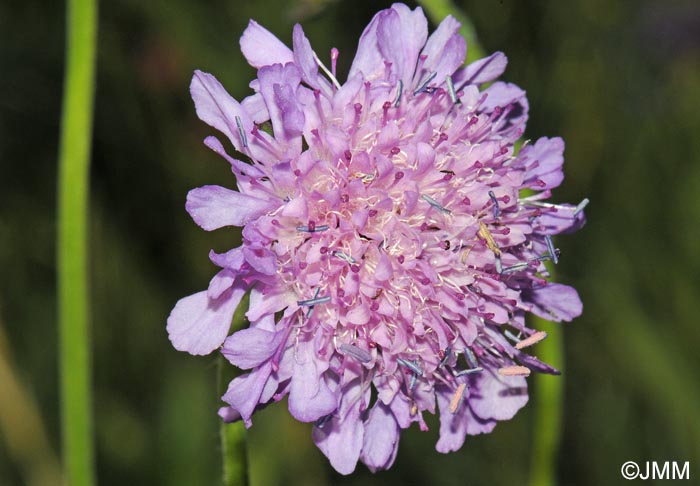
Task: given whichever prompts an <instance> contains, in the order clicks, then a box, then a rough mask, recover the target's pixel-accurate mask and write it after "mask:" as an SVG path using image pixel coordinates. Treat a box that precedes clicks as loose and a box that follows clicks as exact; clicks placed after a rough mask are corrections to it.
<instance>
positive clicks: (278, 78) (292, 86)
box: [258, 63, 304, 148]
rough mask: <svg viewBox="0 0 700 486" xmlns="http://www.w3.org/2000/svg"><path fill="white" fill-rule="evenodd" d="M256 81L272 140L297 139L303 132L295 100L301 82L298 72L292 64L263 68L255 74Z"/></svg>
mask: <svg viewBox="0 0 700 486" xmlns="http://www.w3.org/2000/svg"><path fill="white" fill-rule="evenodd" d="M258 79H259V81H260V94H261V95H262V97H263V98H264V100H265V105H266V106H267V109H268V111H269V113H270V121H271V122H272V129H273V130H274V133H275V138H276V139H277V140H286V141H290V140H293V139H299V137H300V135H301V132H302V130H303V129H304V113H303V110H302V107H301V105H300V103H299V101H298V100H297V97H296V90H297V87H298V86H299V83H300V81H301V73H300V72H299V69H298V68H297V67H296V66H295V65H294V64H292V63H289V64H285V65H284V66H283V65H282V64H273V65H271V66H264V67H262V68H260V70H259V71H258ZM298 142H300V139H299V140H298ZM300 147H301V145H299V148H300Z"/></svg>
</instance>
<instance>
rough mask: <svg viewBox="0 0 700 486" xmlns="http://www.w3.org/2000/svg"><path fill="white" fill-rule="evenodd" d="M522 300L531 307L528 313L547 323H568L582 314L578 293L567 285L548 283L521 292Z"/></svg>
mask: <svg viewBox="0 0 700 486" xmlns="http://www.w3.org/2000/svg"><path fill="white" fill-rule="evenodd" d="M523 300H524V301H526V302H528V303H530V304H531V305H532V307H531V309H530V311H531V312H532V313H533V314H535V315H538V316H540V317H541V318H543V319H547V320H548V321H554V322H561V321H570V320H572V319H573V318H574V317H578V316H580V315H581V312H583V304H582V303H581V299H580V298H579V296H578V292H576V289H574V288H573V287H569V286H568V285H563V284H558V283H550V284H547V285H545V286H544V287H540V288H538V289H532V290H527V291H523Z"/></svg>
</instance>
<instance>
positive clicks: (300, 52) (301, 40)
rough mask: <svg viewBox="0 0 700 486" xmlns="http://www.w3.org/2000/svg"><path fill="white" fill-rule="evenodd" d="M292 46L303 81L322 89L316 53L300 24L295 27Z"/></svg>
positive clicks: (295, 61)
mask: <svg viewBox="0 0 700 486" xmlns="http://www.w3.org/2000/svg"><path fill="white" fill-rule="evenodd" d="M292 44H293V46H294V63H295V64H296V65H297V67H298V68H299V70H300V71H301V77H302V79H303V80H304V82H305V83H306V84H308V85H309V86H311V87H312V88H316V89H321V83H320V81H321V79H322V78H321V77H320V76H319V75H318V64H316V59H315V57H314V51H313V49H312V48H311V43H310V42H309V39H307V38H306V35H304V29H302V27H301V25H299V24H296V25H295V26H294V33H293V35H292Z"/></svg>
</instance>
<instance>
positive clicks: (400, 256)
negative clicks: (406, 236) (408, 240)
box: [398, 255, 406, 264]
mask: <svg viewBox="0 0 700 486" xmlns="http://www.w3.org/2000/svg"><path fill="white" fill-rule="evenodd" d="M398 260H399V263H400V264H403V262H405V261H406V258H405V257H404V256H403V255H399V258H398Z"/></svg>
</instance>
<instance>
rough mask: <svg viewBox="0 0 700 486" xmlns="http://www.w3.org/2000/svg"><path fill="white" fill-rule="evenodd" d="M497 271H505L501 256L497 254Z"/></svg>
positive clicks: (499, 272)
mask: <svg viewBox="0 0 700 486" xmlns="http://www.w3.org/2000/svg"><path fill="white" fill-rule="evenodd" d="M496 273H498V274H501V273H503V263H501V256H500V255H496Z"/></svg>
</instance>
